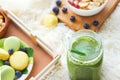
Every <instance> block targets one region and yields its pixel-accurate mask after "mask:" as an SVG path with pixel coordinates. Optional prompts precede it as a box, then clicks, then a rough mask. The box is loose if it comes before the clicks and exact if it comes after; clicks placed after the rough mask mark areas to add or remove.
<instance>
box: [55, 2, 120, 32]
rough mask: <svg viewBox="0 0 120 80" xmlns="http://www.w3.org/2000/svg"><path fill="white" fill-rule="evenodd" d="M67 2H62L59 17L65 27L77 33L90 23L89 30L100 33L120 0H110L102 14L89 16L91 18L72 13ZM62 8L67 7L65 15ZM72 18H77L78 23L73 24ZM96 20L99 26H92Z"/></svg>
mask: <svg viewBox="0 0 120 80" xmlns="http://www.w3.org/2000/svg"><path fill="white" fill-rule="evenodd" d="M65 1H66V0H62V5H61V6H60V7H59V14H58V15H57V16H58V18H59V20H60V21H61V22H63V23H65V25H67V26H68V27H69V28H70V29H72V30H75V31H77V30H80V29H84V27H83V25H84V24H85V23H88V24H89V25H90V27H89V29H91V30H94V31H98V30H99V29H100V27H101V26H102V24H103V23H104V22H105V20H106V19H107V18H108V17H109V16H110V14H111V13H112V12H113V11H114V9H115V8H116V6H117V4H118V3H119V1H120V0H109V2H108V4H107V5H106V7H105V8H104V9H103V10H102V11H101V12H100V13H98V14H96V15H93V16H89V17H83V16H79V15H76V14H75V13H74V12H72V11H71V10H70V9H69V7H68V6H67V4H66V2H65ZM62 7H67V9H68V12H67V13H63V12H62V10H61V9H62ZM70 16H75V18H76V21H75V22H71V21H70V19H69V18H70ZM94 20H98V21H99V25H98V26H94V25H93V24H92V23H93V21H94Z"/></svg>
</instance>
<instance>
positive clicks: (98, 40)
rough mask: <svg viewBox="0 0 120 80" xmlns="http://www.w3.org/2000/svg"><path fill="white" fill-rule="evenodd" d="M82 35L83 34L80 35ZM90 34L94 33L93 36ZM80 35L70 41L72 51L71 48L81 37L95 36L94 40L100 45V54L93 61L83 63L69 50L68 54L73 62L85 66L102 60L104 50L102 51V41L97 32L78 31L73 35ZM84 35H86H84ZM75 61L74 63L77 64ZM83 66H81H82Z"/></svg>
mask: <svg viewBox="0 0 120 80" xmlns="http://www.w3.org/2000/svg"><path fill="white" fill-rule="evenodd" d="M80 33H81V34H80ZM88 33H92V34H91V35H92V36H90V34H88ZM76 34H77V35H78V34H80V35H79V36H77V37H75V38H72V39H71V40H70V45H69V48H70V49H71V47H72V44H73V43H74V41H75V40H76V39H77V38H79V37H82V36H90V37H93V35H94V37H93V38H94V39H95V40H96V41H97V42H98V44H99V48H98V49H99V54H98V55H97V56H96V57H95V58H93V59H91V60H88V61H83V60H81V61H80V60H79V59H76V57H75V56H73V55H72V53H71V52H70V51H69V50H68V53H69V56H70V57H71V58H72V59H73V60H75V61H76V63H82V64H83V65H85V64H91V63H92V62H94V64H95V63H97V62H98V61H99V60H100V59H101V56H102V54H103V50H102V41H101V39H100V37H98V34H97V33H96V32H94V31H92V30H79V31H77V32H75V33H73V35H72V36H75V35H76ZM83 34H84V35H83ZM75 61H74V62H75ZM80 65H81V64H80Z"/></svg>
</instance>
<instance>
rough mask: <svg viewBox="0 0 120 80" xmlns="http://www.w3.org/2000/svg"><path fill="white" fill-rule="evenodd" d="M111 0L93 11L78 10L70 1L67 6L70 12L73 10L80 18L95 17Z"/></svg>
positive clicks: (106, 0)
mask: <svg viewBox="0 0 120 80" xmlns="http://www.w3.org/2000/svg"><path fill="white" fill-rule="evenodd" d="M108 1H109V0H105V2H104V3H103V4H102V5H101V6H100V7H97V8H94V9H91V10H83V9H77V8H75V7H74V6H72V5H71V4H70V3H69V2H68V0H66V3H67V5H68V6H69V8H70V10H72V11H73V12H74V13H76V14H78V15H80V16H92V15H95V14H97V13H99V12H100V11H102V10H103V9H104V8H105V6H106V5H107V3H108Z"/></svg>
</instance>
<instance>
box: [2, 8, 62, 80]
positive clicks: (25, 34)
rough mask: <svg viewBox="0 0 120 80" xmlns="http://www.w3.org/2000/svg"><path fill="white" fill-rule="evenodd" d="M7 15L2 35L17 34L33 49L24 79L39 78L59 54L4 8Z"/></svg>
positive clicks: (50, 67) (53, 63) (57, 58)
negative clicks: (31, 59) (30, 62)
mask: <svg viewBox="0 0 120 80" xmlns="http://www.w3.org/2000/svg"><path fill="white" fill-rule="evenodd" d="M5 11H6V14H7V16H8V17H9V18H10V23H9V26H8V30H7V32H6V34H5V36H4V37H9V36H17V37H18V38H20V39H21V40H23V41H24V42H25V43H27V44H28V45H29V46H30V47H31V48H33V49H34V55H33V58H34V64H33V68H32V71H31V73H30V75H29V76H28V77H27V78H26V79H25V80H30V78H32V79H35V80H38V79H41V78H42V77H43V76H44V75H45V74H47V72H48V71H49V69H52V67H53V66H55V64H56V63H57V61H58V60H59V58H60V56H58V55H57V53H55V52H54V51H52V50H51V49H50V48H49V47H48V46H47V45H46V44H45V43H44V42H43V41H42V40H41V39H40V38H37V37H36V36H35V34H32V32H30V31H29V29H27V27H26V26H25V25H24V23H23V22H22V21H20V20H19V19H18V18H17V17H16V16H15V15H14V14H13V13H12V12H11V11H9V10H7V9H5Z"/></svg>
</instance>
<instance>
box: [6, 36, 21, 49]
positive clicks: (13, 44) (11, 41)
mask: <svg viewBox="0 0 120 80" xmlns="http://www.w3.org/2000/svg"><path fill="white" fill-rule="evenodd" d="M10 48H12V49H13V50H14V51H17V50H19V48H20V40H19V39H18V38H17V37H15V36H11V37H8V38H6V39H5V41H4V49H5V50H6V51H8V50H9V49H10Z"/></svg>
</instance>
